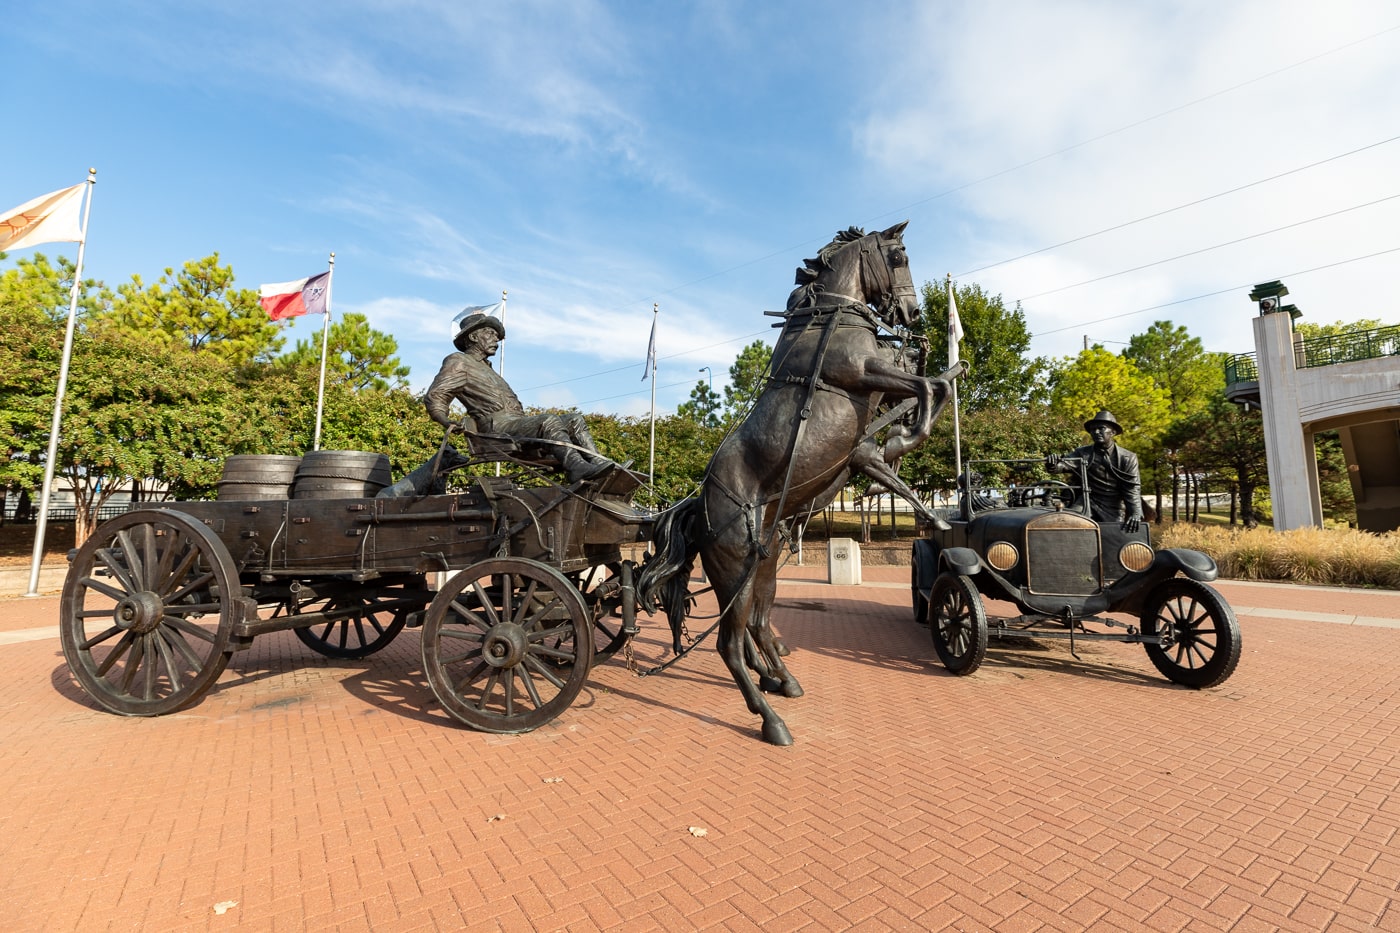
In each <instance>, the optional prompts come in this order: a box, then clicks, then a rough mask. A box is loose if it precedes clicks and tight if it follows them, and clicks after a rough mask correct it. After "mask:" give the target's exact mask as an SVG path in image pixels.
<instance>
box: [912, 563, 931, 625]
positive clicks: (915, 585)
mask: <svg viewBox="0 0 1400 933" xmlns="http://www.w3.org/2000/svg"><path fill="white" fill-rule="evenodd" d="M909 589H910V590H911V591H912V592H913V595H914V624H915V625H928V600H927V599H925V598H924V594H923V593H921V592H920V591H919V562H918V561H917V560H911V561H910V562H909Z"/></svg>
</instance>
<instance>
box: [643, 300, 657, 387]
mask: <svg viewBox="0 0 1400 933" xmlns="http://www.w3.org/2000/svg"><path fill="white" fill-rule="evenodd" d="M655 373H656V315H655V313H653V314H652V316H651V339H650V340H648V341H647V364H646V368H645V369H643V370H642V381H643V382H646V381H647V376H651V375H654V374H655Z"/></svg>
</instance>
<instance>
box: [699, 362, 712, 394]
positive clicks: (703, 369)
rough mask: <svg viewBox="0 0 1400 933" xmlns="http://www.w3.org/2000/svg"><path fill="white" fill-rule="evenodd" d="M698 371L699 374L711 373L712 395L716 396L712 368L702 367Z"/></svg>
mask: <svg viewBox="0 0 1400 933" xmlns="http://www.w3.org/2000/svg"><path fill="white" fill-rule="evenodd" d="M696 371H697V372H702V373H709V374H710V394H711V395H714V394H715V374H714V371H713V370H711V369H710V367H708V366H701V367H700V368H699V369H698V370H696Z"/></svg>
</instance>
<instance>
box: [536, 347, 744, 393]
mask: <svg viewBox="0 0 1400 933" xmlns="http://www.w3.org/2000/svg"><path fill="white" fill-rule="evenodd" d="M766 333H767V331H763V330H760V331H755V332H754V333H752V334H745V335H744V336H742V337H730V338H729V339H728V340H721V341H720V342H719V343H711V344H706V345H705V346H703V347H692V348H690V349H689V350H682V351H680V352H679V353H671V354H669V355H667V356H659V357H657V360H658V361H660V360H674V359H679V358H680V357H682V356H689V355H690V354H692V353H699V352H700V351H701V350H711V349H714V348H715V347H723V346H727V345H729V344H731V343H734V342H735V341H738V340H752V339H753V338H755V337H762V336H763V335H764V334H766ZM635 365H636V364H635V363H628V364H627V365H626V366H617V367H614V368H613V369H605V370H603V371H602V372H596V373H589V374H587V375H584V376H574V377H573V378H571V379H560V380H559V381H558V382H545V383H542V384H540V385H537V386H527V387H525V388H524V389H522V390H521V391H524V392H532V391H534V390H535V389H548V388H550V387H551V386H561V385H564V384H565V383H569V382H580V381H582V380H584V379H593V378H595V377H597V376H611V375H612V374H613V373H620V372H622V371H623V370H627V369H631V368H632V367H634V366H635ZM662 388H663V389H669V388H671V387H670V386H662ZM613 397H614V398H620V397H621V396H613ZM595 401H599V402H601V401H605V400H604V399H595Z"/></svg>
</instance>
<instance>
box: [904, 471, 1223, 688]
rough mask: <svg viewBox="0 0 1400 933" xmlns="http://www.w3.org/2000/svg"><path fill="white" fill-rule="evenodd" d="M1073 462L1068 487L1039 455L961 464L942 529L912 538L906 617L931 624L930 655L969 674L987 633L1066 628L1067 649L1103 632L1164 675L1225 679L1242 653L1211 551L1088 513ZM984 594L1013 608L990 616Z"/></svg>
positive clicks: (1045, 634)
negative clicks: (1160, 544)
mask: <svg viewBox="0 0 1400 933" xmlns="http://www.w3.org/2000/svg"><path fill="white" fill-rule="evenodd" d="M1066 462H1067V463H1070V462H1071V461H1069V460H1068V459H1067V460H1066ZM1079 471H1080V476H1079V484H1078V485H1077V486H1074V485H1070V484H1066V483H1063V482H1057V481H1053V480H1049V479H1046V478H1045V476H1046V474H1045V473H1044V470H1043V461H1041V460H983V461H972V462H969V463H968V469H967V471H966V472H965V473H964V474H963V477H962V478H961V479H960V481H959V482H960V485H961V487H962V488H961V489H960V490H959V501H958V505H957V507H956V508H955V509H952V510H948V512H947V513H945V517H946V519H947V524H949V525H950V526H951V528H950V529H949V530H946V531H944V530H940V529H936V528H929V529H927V530H926V536H925V537H922V538H920V539H918V540H916V541H915V542H914V553H913V560H912V586H913V601H914V618H915V621H917V622H919V623H920V624H925V625H928V627H929V631H930V633H931V634H932V636H933V645H934V649H935V650H936V651H937V653H938V657H939V660H941V661H942V662H943V665H944V666H945V667H946V668H947V669H948V670H949V671H951V672H952V673H954V674H971V673H972V672H973V671H975V670H977V668H978V666H979V665H981V663H982V661H983V658H984V657H985V656H986V651H987V642H988V639H989V637H990V636H993V635H994V636H996V637H998V638H1036V639H1041V638H1064V639H1068V640H1069V641H1070V652H1071V653H1072V654H1073V653H1074V643H1075V640H1076V639H1082V640H1094V641H1102V640H1110V641H1121V642H1128V643H1138V644H1141V645H1142V646H1143V647H1144V648H1146V650H1147V655H1148V657H1149V658H1150V659H1151V660H1152V663H1153V665H1154V666H1155V667H1156V668H1157V670H1158V671H1160V672H1161V673H1162V674H1163V676H1165V677H1166V678H1167V679H1168V680H1170V681H1172V682H1173V683H1177V684H1182V685H1184V686H1187V687H1197V688H1201V687H1213V686H1215V685H1217V684H1219V683H1221V682H1223V681H1224V680H1225V679H1226V678H1227V677H1229V676H1230V675H1231V674H1232V673H1234V670H1235V666H1236V665H1237V664H1238V663H1239V659H1240V628H1239V623H1238V622H1237V621H1236V619H1235V614H1234V612H1233V611H1232V610H1231V609H1230V606H1229V604H1228V603H1226V601H1225V599H1224V598H1223V597H1222V596H1221V595H1220V594H1219V593H1218V592H1216V590H1215V589H1213V588H1212V587H1211V586H1209V585H1208V584H1209V583H1210V581H1212V580H1214V579H1215V578H1216V575H1217V570H1216V566H1215V562H1214V561H1213V560H1212V559H1211V558H1210V557H1208V556H1207V555H1205V554H1202V553H1201V552H1199V551H1192V550H1186V549H1183V548H1168V549H1166V550H1160V551H1159V550H1155V549H1154V548H1153V547H1152V542H1151V540H1150V538H1149V534H1148V529H1147V523H1146V522H1144V523H1142V525H1141V526H1140V528H1139V529H1138V530H1137V531H1133V532H1126V531H1124V530H1122V527H1121V525H1120V524H1119V523H1117V522H1113V523H1099V522H1096V521H1094V520H1092V519H1091V518H1089V516H1088V515H1087V514H1086V512H1087V509H1086V507H1085V506H1084V503H1083V499H1084V497H1083V495H1082V494H1081V493H1080V490H1082V489H1084V488H1086V487H1087V483H1086V479H1087V478H1086V477H1085V476H1084V470H1083V466H1082V465H1080V466H1079ZM984 598H986V599H991V600H1004V601H1006V602H1010V603H1014V604H1015V605H1016V607H1017V608H1018V609H1019V610H1020V613H1021V614H1020V615H1019V616H1016V617H1014V618H995V619H991V620H989V619H988V617H987V611H986V607H985V605H984V603H983V599H984ZM1109 613H1127V614H1131V615H1136V616H1137V618H1138V620H1139V623H1138V624H1137V625H1134V624H1132V623H1130V622H1125V621H1122V620H1121V619H1115V618H1110V617H1108V614H1109ZM1075 657H1076V658H1077V657H1078V655H1077V654H1076V655H1075Z"/></svg>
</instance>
